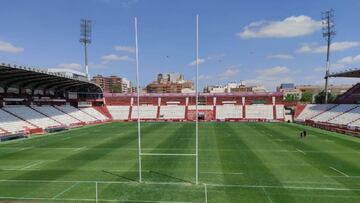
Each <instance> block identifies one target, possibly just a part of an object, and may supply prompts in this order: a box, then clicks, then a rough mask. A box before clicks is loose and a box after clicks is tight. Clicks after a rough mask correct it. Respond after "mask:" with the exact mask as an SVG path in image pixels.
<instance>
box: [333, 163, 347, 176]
mask: <svg viewBox="0 0 360 203" xmlns="http://www.w3.org/2000/svg"><path fill="white" fill-rule="evenodd" d="M329 168H331V169H332V170H334V171H336V172H338V173H340V174H341V175H344V176H345V177H349V176H348V175H347V174H346V173H344V172H341V171H339V170H337V169H336V168H334V167H332V166H330V167H329Z"/></svg>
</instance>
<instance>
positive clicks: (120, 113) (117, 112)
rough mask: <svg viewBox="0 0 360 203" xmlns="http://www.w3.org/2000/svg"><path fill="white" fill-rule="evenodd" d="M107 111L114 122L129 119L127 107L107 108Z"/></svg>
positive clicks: (128, 108)
mask: <svg viewBox="0 0 360 203" xmlns="http://www.w3.org/2000/svg"><path fill="white" fill-rule="evenodd" d="M107 109H108V110H109V113H110V114H111V116H112V118H113V119H114V120H128V119H129V110H130V107H129V106H107Z"/></svg>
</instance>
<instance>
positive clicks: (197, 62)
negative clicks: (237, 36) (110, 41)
mask: <svg viewBox="0 0 360 203" xmlns="http://www.w3.org/2000/svg"><path fill="white" fill-rule="evenodd" d="M134 25H135V27H134V28H135V58H136V89H137V103H136V105H137V135H138V162H139V183H142V156H194V157H195V183H196V184H198V183H199V118H198V113H199V112H198V101H199V93H198V85H199V78H198V77H199V15H196V28H195V30H196V31H195V38H196V46H195V47H196V48H195V61H196V84H195V86H196V87H195V97H196V99H195V102H196V110H195V114H196V116H195V139H196V143H195V154H165V153H164V154H161V153H142V151H141V120H140V108H139V106H140V82H139V81H140V78H139V48H138V20H137V17H135V20H134Z"/></svg>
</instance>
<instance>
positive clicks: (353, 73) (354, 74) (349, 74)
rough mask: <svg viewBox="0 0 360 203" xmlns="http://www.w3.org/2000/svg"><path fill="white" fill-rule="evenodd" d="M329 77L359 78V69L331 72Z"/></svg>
mask: <svg viewBox="0 0 360 203" xmlns="http://www.w3.org/2000/svg"><path fill="white" fill-rule="evenodd" d="M329 77H345V78H360V69H350V70H345V71H341V72H336V73H331V74H330V75H329Z"/></svg>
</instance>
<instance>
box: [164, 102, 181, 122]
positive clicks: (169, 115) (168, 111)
mask: <svg viewBox="0 0 360 203" xmlns="http://www.w3.org/2000/svg"><path fill="white" fill-rule="evenodd" d="M160 119H185V106H180V105H168V106H161V107H160Z"/></svg>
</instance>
